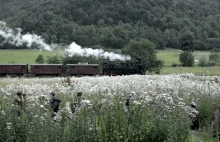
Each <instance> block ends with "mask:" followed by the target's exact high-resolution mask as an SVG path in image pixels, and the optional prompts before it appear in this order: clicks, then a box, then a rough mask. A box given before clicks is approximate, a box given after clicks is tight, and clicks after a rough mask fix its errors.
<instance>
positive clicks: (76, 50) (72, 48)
mask: <svg viewBox="0 0 220 142" xmlns="http://www.w3.org/2000/svg"><path fill="white" fill-rule="evenodd" d="M65 51H66V52H67V53H69V55H70V56H73V55H79V56H86V57H88V56H94V57H96V58H105V59H109V60H111V61H114V60H123V61H125V60H130V59H131V57H130V56H125V55H120V54H116V53H114V52H105V51H104V50H102V49H92V48H82V47H81V46H79V45H78V44H76V43H75V42H73V43H71V44H70V45H69V47H68V48H67V49H65Z"/></svg>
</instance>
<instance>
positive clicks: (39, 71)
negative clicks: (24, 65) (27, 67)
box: [31, 64, 63, 75]
mask: <svg viewBox="0 0 220 142" xmlns="http://www.w3.org/2000/svg"><path fill="white" fill-rule="evenodd" d="M62 72H63V65H62V64H31V74H35V75H60V74H62Z"/></svg>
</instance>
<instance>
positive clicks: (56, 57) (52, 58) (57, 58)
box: [47, 55, 62, 64]
mask: <svg viewBox="0 0 220 142" xmlns="http://www.w3.org/2000/svg"><path fill="white" fill-rule="evenodd" d="M61 59H62V57H60V56H59V55H54V56H48V57H47V63H48V64H61V63H62V60H61Z"/></svg>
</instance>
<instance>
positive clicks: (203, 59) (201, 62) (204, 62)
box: [199, 55, 209, 67]
mask: <svg viewBox="0 0 220 142" xmlns="http://www.w3.org/2000/svg"><path fill="white" fill-rule="evenodd" d="M208 62H209V59H208V57H207V56H205V55H204V56H202V57H201V58H200V59H199V66H200V67H206V66H208Z"/></svg>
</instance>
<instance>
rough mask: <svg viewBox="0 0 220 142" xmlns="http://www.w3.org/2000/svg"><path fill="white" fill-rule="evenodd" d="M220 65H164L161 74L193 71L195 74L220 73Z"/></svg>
mask: <svg viewBox="0 0 220 142" xmlns="http://www.w3.org/2000/svg"><path fill="white" fill-rule="evenodd" d="M219 70H220V67H219V66H213V67H198V66H195V67H164V68H163V69H162V71H161V74H179V73H193V74H195V75H220V72H219Z"/></svg>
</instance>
